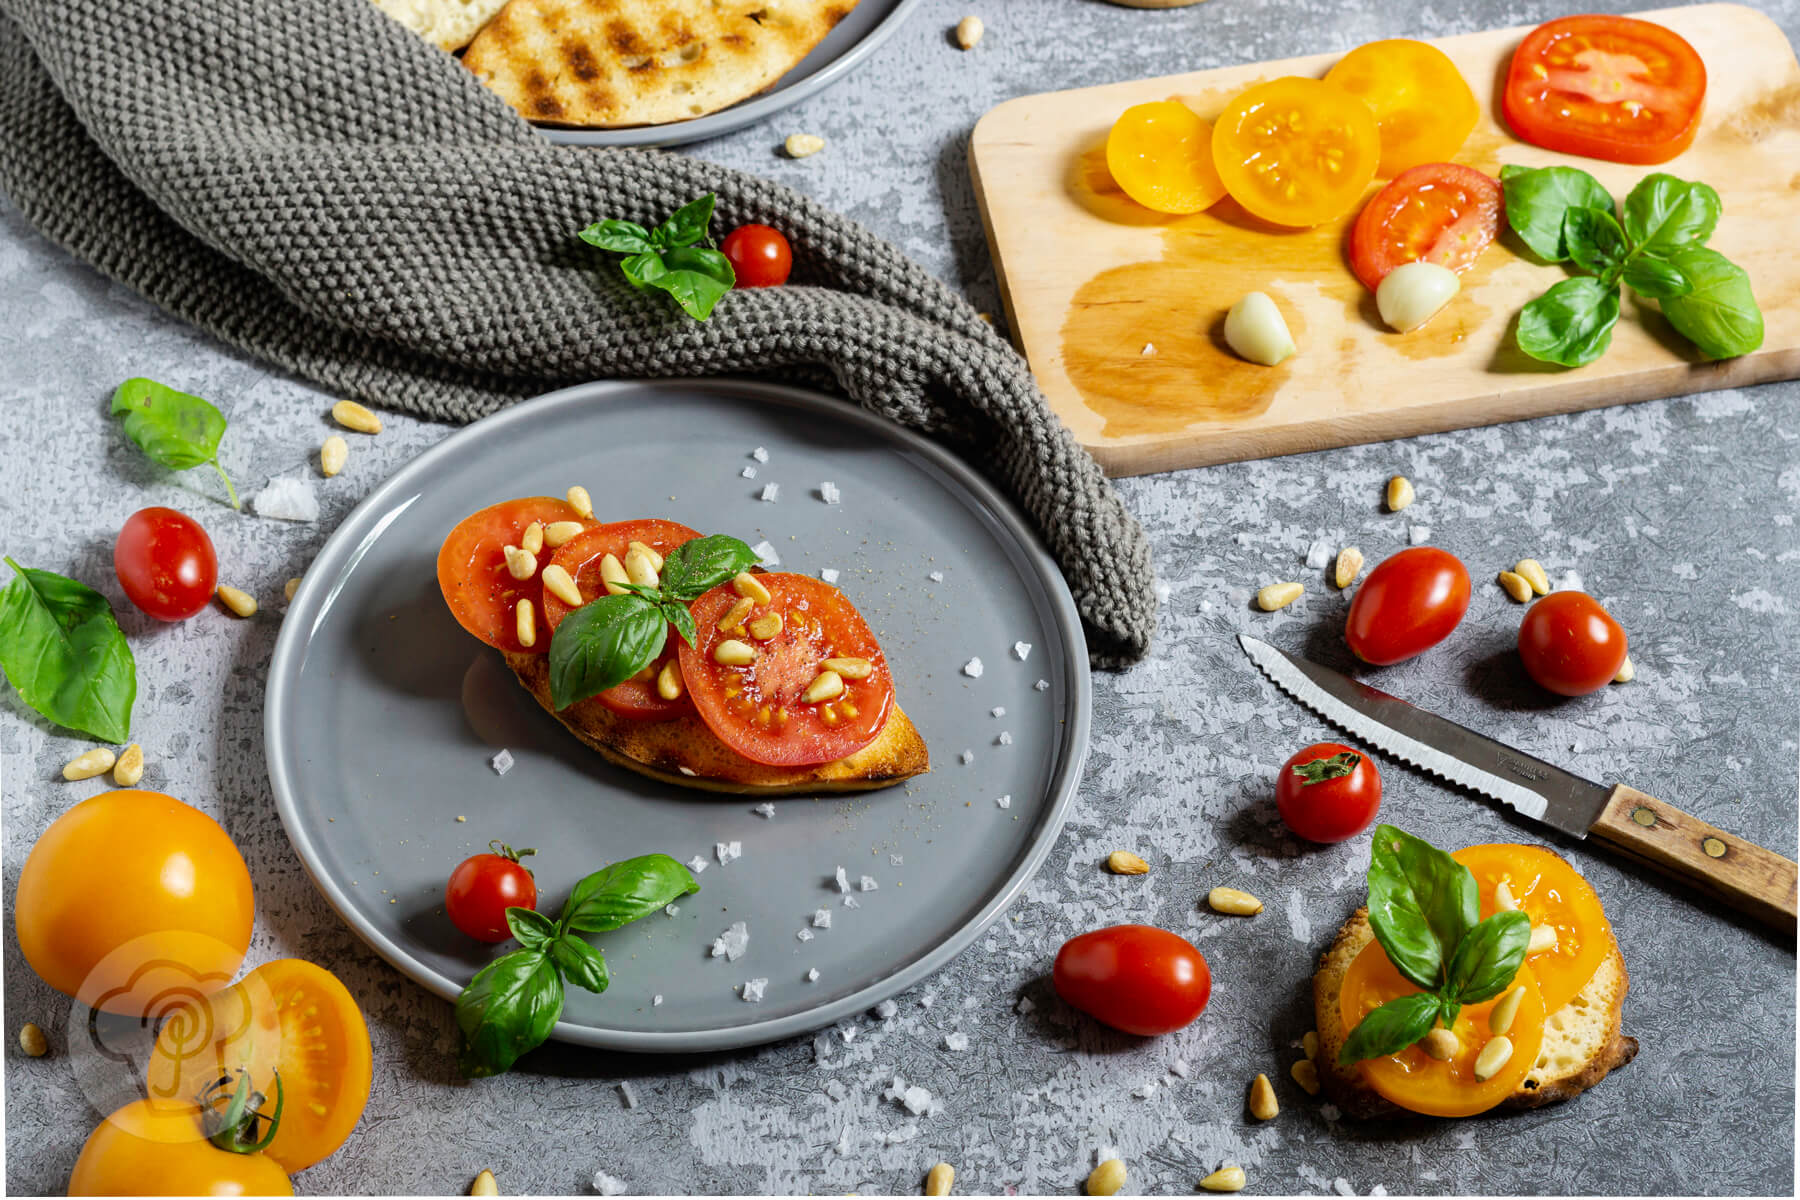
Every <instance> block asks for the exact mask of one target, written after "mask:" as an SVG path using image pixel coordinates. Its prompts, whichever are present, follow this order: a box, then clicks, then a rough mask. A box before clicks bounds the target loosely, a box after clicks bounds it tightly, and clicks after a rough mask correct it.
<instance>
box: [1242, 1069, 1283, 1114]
mask: <svg viewBox="0 0 1800 1200" xmlns="http://www.w3.org/2000/svg"><path fill="white" fill-rule="evenodd" d="M1280 1112H1281V1104H1280V1103H1279V1102H1278V1101H1277V1100H1276V1099H1275V1085H1274V1084H1272V1083H1270V1082H1269V1077H1268V1076H1267V1075H1258V1076H1257V1077H1256V1078H1255V1079H1253V1080H1251V1081H1250V1115H1251V1116H1253V1117H1255V1118H1256V1119H1257V1120H1259V1121H1273V1120H1274V1119H1275V1118H1276V1116H1277V1115H1279V1114H1280Z"/></svg>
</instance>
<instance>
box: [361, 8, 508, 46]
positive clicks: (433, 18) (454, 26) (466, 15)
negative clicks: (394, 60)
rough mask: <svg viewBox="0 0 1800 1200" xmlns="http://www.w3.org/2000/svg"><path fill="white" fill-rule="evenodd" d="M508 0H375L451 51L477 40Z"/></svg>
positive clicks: (405, 22) (420, 33)
mask: <svg viewBox="0 0 1800 1200" xmlns="http://www.w3.org/2000/svg"><path fill="white" fill-rule="evenodd" d="M505 3H506V0H375V7H376V8H379V9H380V10H381V11H382V12H384V13H386V14H387V15H388V16H390V17H392V18H394V20H396V21H398V22H400V23H401V24H402V25H404V26H406V27H407V28H408V29H410V30H412V31H413V32H414V33H416V34H418V35H419V36H420V37H422V38H424V39H425V40H426V41H428V42H430V43H431V44H432V45H434V46H436V47H437V48H438V49H440V50H449V51H451V52H452V53H454V52H455V51H458V50H461V49H462V48H463V47H464V46H466V45H468V44H469V43H470V42H471V41H473V40H474V38H475V35H476V34H477V33H479V32H480V31H481V27H482V26H483V25H486V24H487V23H488V21H489V20H491V19H492V18H493V16H494V14H495V13H497V12H499V11H500V9H501V7H502V6H503V5H505Z"/></svg>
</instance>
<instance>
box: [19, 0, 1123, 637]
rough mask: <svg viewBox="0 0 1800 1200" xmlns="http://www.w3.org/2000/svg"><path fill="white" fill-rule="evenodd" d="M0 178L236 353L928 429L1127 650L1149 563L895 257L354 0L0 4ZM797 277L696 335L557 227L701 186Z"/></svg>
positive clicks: (491, 400) (387, 392) (1035, 408)
mask: <svg viewBox="0 0 1800 1200" xmlns="http://www.w3.org/2000/svg"><path fill="white" fill-rule="evenodd" d="M0 14H4V15H0V189H3V190H4V191H5V194H6V195H7V196H8V197H9V198H10V199H11V200H12V202H13V203H14V204H15V205H17V206H18V208H19V210H20V211H21V212H22V213H23V214H24V215H25V217H26V219H28V220H29V221H31V222H32V223H33V224H34V225H36V226H37V228H38V229H40V230H41V231H42V232H43V233H44V234H45V236H47V237H49V238H51V239H53V240H54V241H56V242H58V243H59V244H61V245H62V246H64V247H66V248H67V249H69V250H70V251H71V252H72V253H74V254H75V255H76V256H78V257H80V258H82V259H84V260H85V261H87V262H89V263H91V264H92V265H94V266H95V267H97V268H98V269H99V270H101V271H103V272H105V273H106V274H108V275H110V276H112V277H113V278H114V279H117V280H119V281H120V282H121V283H123V284H125V285H126V286H128V287H130V288H132V289H133V290H134V291H136V292H138V293H140V294H142V295H144V296H146V297H147V298H149V299H150V300H152V301H154V302H155V303H157V304H159V305H161V306H162V307H164V308H166V309H168V310H169V311H171V312H173V313H175V314H177V315H179V316H181V317H182V318H184V319H185V320H187V321H189V322H191V323H193V324H195V325H197V326H199V327H200V328H202V329H204V330H206V331H207V332H209V333H211V334H213V335H215V336H217V337H219V338H222V339H223V340H225V341H227V342H229V343H231V344H233V345H235V346H238V347H241V348H242V349H244V350H245V351H247V352H249V353H251V354H254V355H256V356H258V357H260V358H263V359H266V360H268V361H270V362H273V363H275V364H277V365H279V366H281V367H283V368H285V369H287V370H289V371H292V372H294V373H296V374H298V375H301V376H304V377H305V378H308V379H311V380H313V381H314V382H316V383H318V384H319V385H320V386H322V387H324V388H327V389H329V390H331V391H333V392H337V393H340V394H342V395H345V396H349V397H353V398H355V399H358V400H363V401H366V402H370V403H373V404H379V405H388V406H392V407H396V408H400V409H404V410H406V411H408V412H413V413H418V414H421V415H424V416H429V417H434V418H438V419H444V420H455V421H468V420H472V419H474V418H476V417H479V416H482V415H484V414H487V413H490V412H493V411H494V410H495V409H497V408H500V407H502V406H504V405H507V404H510V403H513V402H514V401H516V400H519V399H522V398H524V397H528V396H532V395H535V394H538V393H540V392H544V391H548V390H550V389H553V388H556V387H561V386H564V385H567V384H571V383H576V382H581V381H584V380H589V379H595V378H612V377H642V376H696V375H714V374H729V373H736V374H762V375H773V376H779V377H786V378H794V379H802V380H807V381H811V382H814V383H817V384H821V385H825V386H829V387H831V388H833V390H836V391H839V392H842V393H844V394H847V395H848V396H849V397H850V398H852V399H853V400H855V401H856V402H857V403H859V404H861V405H863V406H864V407H865V408H868V409H871V410H873V411H875V412H878V413H881V414H883V415H884V416H887V417H891V418H893V419H894V420H896V421H899V422H901V423H902V424H905V425H908V426H911V427H913V428H915V429H919V430H922V431H925V432H927V433H931V434H933V435H935V436H937V437H939V438H941V439H942V440H944V441H945V442H947V443H948V444H949V445H951V446H952V447H954V448H956V449H958V450H959V451H961V452H963V453H964V454H965V455H967V456H968V457H969V458H970V459H971V460H972V461H974V462H976V463H978V464H980V465H981V466H982V468H983V469H984V470H986V471H987V472H988V473H989V474H991V475H993V476H994V477H995V478H996V479H997V480H998V481H999V482H1000V483H1001V484H1002V485H1003V486H1004V487H1006V488H1007V489H1008V490H1009V491H1010V492H1011V494H1012V495H1013V497H1014V498H1015V499H1016V500H1017V501H1018V502H1019V504H1020V505H1021V506H1022V507H1023V508H1024V509H1025V510H1026V511H1027V512H1029V513H1030V514H1031V516H1032V517H1033V518H1034V519H1035V521H1036V523H1037V527H1038V530H1039V532H1040V533H1041V535H1042V536H1043V538H1044V540H1045V543H1046V545H1047V546H1048V547H1049V548H1050V551H1051V553H1052V554H1054V555H1055V556H1056V559H1057V561H1058V562H1059V563H1060V564H1061V566H1062V569H1063V573H1064V575H1065V576H1066V577H1067V579H1068V581H1069V586H1070V589H1071V590H1072V591H1073V593H1074V596H1075V602H1076V604H1077V605H1078V606H1079V608H1080V610H1081V614H1082V617H1083V619H1084V621H1085V624H1086V632H1087V638H1088V646H1089V650H1090V653H1091V656H1092V659H1093V661H1094V663H1095V665H1097V666H1120V665H1124V664H1126V663H1129V662H1131V661H1133V660H1135V659H1137V658H1140V657H1142V655H1143V654H1144V653H1145V651H1146V650H1147V649H1148V648H1149V644H1150V634H1151V630H1152V628H1153V627H1154V620H1155V601H1154V599H1153V596H1152V587H1151V568H1150V554H1149V547H1148V545H1147V544H1146V542H1145V539H1144V534H1143V531H1142V529H1140V528H1139V526H1138V524H1137V522H1136V521H1135V520H1134V519H1133V518H1132V517H1131V515H1130V514H1129V513H1128V512H1126V510H1125V508H1124V506H1123V505H1122V504H1121V503H1120V500H1119V497H1118V494H1117V493H1116V492H1115V491H1114V490H1113V488H1112V487H1111V485H1110V484H1109V483H1108V482H1107V481H1106V479H1105V478H1104V476H1103V475H1102V474H1101V472H1100V470H1099V468H1098V467H1097V466H1096V465H1095V464H1094V461H1093V460H1092V459H1091V458H1090V457H1089V456H1088V455H1087V454H1086V452H1085V451H1083V450H1082V449H1081V448H1080V447H1079V446H1078V445H1077V444H1076V443H1075V442H1074V440H1073V439H1072V438H1071V437H1070V436H1069V433H1068V431H1067V430H1066V429H1064V428H1063V426H1062V425H1061V423H1060V422H1059V421H1058V420H1057V419H1056V417H1055V416H1054V415H1053V414H1052V413H1051V412H1050V410H1049V408H1048V407H1047V406H1046V404H1045V401H1044V398H1043V396H1042V394H1041V393H1040V392H1039V391H1038V390H1037V386H1036V384H1035V383H1034V382H1033V381H1032V378H1031V374H1030V372H1029V371H1028V370H1027V368H1026V366H1025V363H1024V362H1023V360H1022V359H1020V357H1019V356H1018V355H1017V354H1015V353H1014V352H1013V351H1012V349H1011V348H1010V347H1009V346H1007V345H1006V344H1005V343H1004V342H1003V341H1002V340H1001V339H1000V338H999V337H997V336H996V335H995V334H994V333H993V331H992V330H991V329H989V328H988V326H987V325H986V324H985V323H984V322H982V321H981V320H980V319H979V318H978V317H977V316H976V314H975V313H974V311H973V310H972V309H971V308H970V307H969V306H968V305H967V304H966V303H964V302H963V301H962V300H960V299H959V298H958V297H956V296H955V295H953V294H952V293H951V292H950V291H949V290H948V289H946V288H945V287H944V286H943V285H942V284H940V283H938V282H937V281H936V280H935V279H933V278H932V277H931V276H929V275H928V274H926V273H925V272H924V271H923V270H922V269H920V268H919V267H918V266H916V265H915V264H913V263H912V262H910V261H909V260H908V259H906V258H905V257H904V256H903V255H901V254H900V253H899V251H897V250H895V249H894V248H893V247H892V246H889V245H888V244H887V243H885V242H883V241H881V240H880V239H878V238H876V237H875V236H873V235H872V234H870V233H869V232H867V231H866V230H864V229H862V228H860V227H859V226H857V225H856V224H854V223H853V222H851V221H848V220H845V219H844V218H842V217H839V216H836V215H834V214H832V213H830V212H827V211H825V210H823V209H821V208H820V207H819V206H817V205H815V204H813V203H812V202H811V201H809V200H807V199H806V198H805V197H803V196H800V195H798V194H796V193H794V192H792V191H789V190H788V189H786V188H783V187H779V186H777V185H775V184H773V183H769V182H767V181H765V180H761V179H757V178H754V177H752V176H748V175H742V174H739V173H737V172H734V171H730V170H726V169H724V168H721V167H716V166H712V165H710V164H707V163H703V162H698V161H695V160H693V159H690V158H686V157H683V156H679V155H673V154H666V153H656V152H638V151H623V150H620V151H607V152H595V151H591V150H581V149H574V148H565V147H555V146H551V145H548V144H546V143H545V142H544V141H543V140H542V139H540V138H539V137H538V136H537V135H536V134H535V133H534V132H532V130H531V129H530V128H529V127H528V126H527V125H525V124H524V123H523V122H522V121H521V120H519V118H518V117H517V116H515V115H514V114H513V112H512V110H511V109H509V108H507V107H506V105H505V104H503V103H502V102H501V101H500V100H498V99H497V98H495V97H494V96H492V95H490V94H489V93H488V92H487V91H486V90H485V89H483V88H482V87H480V86H479V85H478V84H476V82H475V81H474V79H473V78H472V77H471V76H470V75H469V74H468V72H466V71H465V70H464V69H463V68H462V67H461V66H460V65H459V64H457V63H456V62H455V61H454V60H453V59H451V58H450V57H449V56H447V55H444V54H442V53H440V52H439V51H437V50H436V49H434V48H432V47H431V46H429V45H427V44H426V43H425V42H423V41H422V40H420V39H418V38H415V37H414V36H412V35H411V34H409V33H408V32H407V31H406V30H404V29H403V28H402V27H401V26H400V25H398V24H397V23H395V22H392V21H390V20H388V19H387V18H386V17H384V16H383V15H381V13H380V12H378V11H377V10H376V9H375V7H374V6H373V5H371V4H369V3H367V0H132V2H131V3H123V2H121V0H0ZM708 191H712V192H716V193H717V194H718V210H717V212H718V215H717V217H716V218H715V228H718V229H730V228H731V227H733V226H735V225H737V224H740V223H742V222H745V221H761V222H765V223H767V224H771V225H775V226H777V227H779V228H781V229H782V230H784V231H785V232H786V233H787V235H788V237H789V239H790V240H791V242H792V243H793V246H794V256H795V271H794V276H795V283H794V284H792V285H790V286H787V287H782V288H765V289H757V290H747V291H742V292H734V293H733V294H731V295H730V296H728V297H726V299H725V301H724V302H723V303H721V304H720V305H719V307H718V309H717V310H716V311H715V313H714V314H713V317H712V319H711V320H710V321H708V322H706V323H704V324H702V323H700V322H696V321H693V320H690V319H689V318H687V317H686V316H684V315H682V314H681V313H679V312H678V311H677V310H676V309H675V308H674V306H673V305H672V304H671V303H670V302H669V300H668V298H667V297H666V296H664V295H662V294H661V293H657V292H644V293H640V292H637V291H634V290H633V289H632V288H630V287H629V286H628V285H627V284H626V282H625V280H624V278H623V276H622V275H621V274H620V272H619V271H618V270H617V268H616V267H615V266H613V262H612V259H611V256H608V255H603V254H601V253H600V252H598V251H595V250H592V249H590V248H589V247H587V246H585V245H584V244H583V243H581V242H580V241H578V240H577V239H576V238H575V237H574V233H575V231H576V230H578V229H580V228H582V227H583V226H585V225H587V224H588V223H589V222H591V221H594V220H597V219H599V218H601V217H621V218H626V219H629V220H634V221H638V222H640V223H643V224H646V225H649V224H654V223H655V222H656V221H657V220H659V219H660V218H661V217H663V216H665V215H667V214H668V213H670V212H672V211H673V210H674V209H675V208H677V207H678V206H680V205H681V204H683V203H685V202H686V201H688V200H690V199H692V198H693V197H695V196H697V195H699V194H701V193H704V192H708Z"/></svg>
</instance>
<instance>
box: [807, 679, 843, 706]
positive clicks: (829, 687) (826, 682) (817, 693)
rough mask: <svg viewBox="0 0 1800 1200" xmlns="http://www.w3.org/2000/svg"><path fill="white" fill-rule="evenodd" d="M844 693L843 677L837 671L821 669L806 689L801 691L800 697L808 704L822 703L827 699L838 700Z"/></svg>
mask: <svg viewBox="0 0 1800 1200" xmlns="http://www.w3.org/2000/svg"><path fill="white" fill-rule="evenodd" d="M843 694H844V680H843V678H842V677H841V676H840V675H839V674H838V673H837V672H836V671H820V672H819V673H818V674H817V675H815V676H813V681H812V682H811V683H809V684H807V685H806V690H805V691H804V692H801V693H800V699H802V700H804V701H806V703H808V704H822V703H824V702H825V701H827V700H836V699H837V698H838V697H839V696H841V695H843Z"/></svg>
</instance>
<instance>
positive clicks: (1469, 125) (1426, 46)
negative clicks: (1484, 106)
mask: <svg viewBox="0 0 1800 1200" xmlns="http://www.w3.org/2000/svg"><path fill="white" fill-rule="evenodd" d="M1325 82H1327V83H1335V84H1337V85H1338V86H1339V87H1341V88H1343V89H1344V90H1345V91H1346V92H1349V93H1350V94H1351V95H1353V96H1356V97H1358V98H1360V99H1361V100H1362V102H1363V103H1365V104H1367V105H1368V106H1369V108H1370V109H1371V110H1372V111H1373V112H1374V114H1375V124H1376V127H1377V128H1379V129H1380V130H1381V166H1380V167H1379V168H1378V171H1377V173H1378V174H1381V175H1384V176H1386V177H1387V178H1389V179H1392V178H1393V177H1394V176H1396V175H1399V174H1400V173H1401V172H1403V171H1408V170H1411V169H1412V168H1413V167H1416V166H1418V165H1419V164H1421V163H1429V162H1445V161H1448V160H1449V159H1452V158H1455V157H1456V152H1457V151H1458V150H1460V149H1462V144H1463V143H1464V142H1465V141H1467V140H1468V138H1469V134H1470V133H1471V132H1472V131H1473V130H1474V128H1475V122H1476V121H1478V120H1480V118H1481V105H1480V104H1479V103H1477V102H1476V100H1475V93H1474V92H1472V91H1470V90H1469V84H1468V81H1467V80H1465V79H1464V78H1463V77H1462V72H1461V71H1458V70H1457V69H1456V64H1455V63H1453V62H1451V61H1450V57H1449V55H1447V54H1445V53H1444V52H1443V51H1442V50H1439V49H1438V48H1437V47H1436V46H1433V45H1431V44H1430V43H1428V42H1415V41H1413V40H1411V39H1410V38H1389V39H1387V40H1385V41H1380V42H1369V43H1368V44H1366V45H1362V46H1358V47H1357V48H1356V49H1354V50H1352V51H1351V52H1350V53H1348V54H1346V55H1344V57H1342V58H1340V59H1338V61H1337V65H1335V66H1333V67H1332V68H1331V70H1329V71H1327V72H1325Z"/></svg>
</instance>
